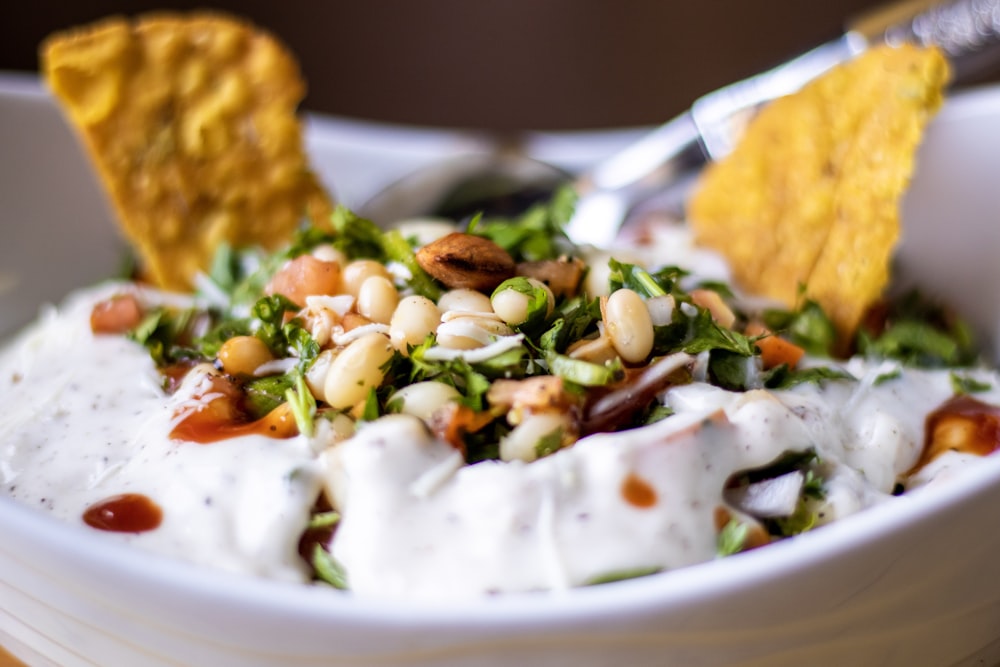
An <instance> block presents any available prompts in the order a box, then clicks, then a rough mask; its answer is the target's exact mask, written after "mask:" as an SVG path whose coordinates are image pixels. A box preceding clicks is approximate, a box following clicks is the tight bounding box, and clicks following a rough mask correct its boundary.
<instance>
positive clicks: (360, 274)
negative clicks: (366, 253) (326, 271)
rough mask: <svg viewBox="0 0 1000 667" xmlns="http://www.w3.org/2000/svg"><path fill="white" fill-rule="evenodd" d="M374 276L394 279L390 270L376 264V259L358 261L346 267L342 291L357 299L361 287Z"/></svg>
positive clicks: (378, 263)
mask: <svg viewBox="0 0 1000 667" xmlns="http://www.w3.org/2000/svg"><path fill="white" fill-rule="evenodd" d="M372 276H382V277H383V278H386V279H390V280H391V279H392V276H390V275H389V270H388V269H387V268H385V266H384V265H383V264H382V263H381V262H376V261H375V260H374V259H356V260H354V261H353V262H351V263H350V264H348V265H347V266H345V267H344V277H343V284H342V289H343V291H344V292H345V293H346V294H350V295H351V296H353V297H355V298H357V296H358V294H359V293H360V292H361V286H362V285H363V284H364V282H365V281H366V280H368V279H369V278H371V277H372Z"/></svg>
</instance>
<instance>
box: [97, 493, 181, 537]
mask: <svg viewBox="0 0 1000 667" xmlns="http://www.w3.org/2000/svg"><path fill="white" fill-rule="evenodd" d="M162 520H163V510H161V509H160V506H159V505H157V504H156V503H154V502H153V501H152V500H151V499H150V498H148V497H147V496H144V495H142V494H141V493H123V494H121V495H118V496H111V497H110V498H105V499H104V500H102V501H100V502H97V503H94V504H93V505H91V506H90V507H88V508H87V509H86V510H85V511H84V512H83V522H84V523H86V524H87V525H88V526H90V527H91V528H97V529H98V530H107V531H111V532H115V533H142V532H145V531H147V530H153V529H155V528H157V527H158V526H159V525H160V522H161V521H162Z"/></svg>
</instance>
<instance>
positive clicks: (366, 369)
mask: <svg viewBox="0 0 1000 667" xmlns="http://www.w3.org/2000/svg"><path fill="white" fill-rule="evenodd" d="M392 352H393V350H392V345H391V344H390V343H389V339H388V337H386V336H384V335H382V334H380V333H369V334H365V335H364V336H362V337H361V338H358V339H357V340H356V341H354V342H353V343H351V344H350V345H348V346H347V347H345V348H344V349H343V351H341V353H340V354H338V355H337V358H336V359H334V360H333V363H331V364H330V370H329V371H328V372H327V374H326V382H325V383H324V385H323V395H324V396H325V397H326V402H327V403H329V404H330V406H331V407H333V408H336V409H338V410H340V409H343V408H349V407H351V406H353V405H356V404H357V403H359V402H361V401H363V400H364V399H365V397H366V396H367V395H368V392H369V390H370V389H371V388H372V387H377V386H378V385H380V384H381V383H382V380H383V379H384V378H385V372H384V371H383V370H382V366H383V365H384V364H385V363H386V362H387V361H389V359H391V358H392Z"/></svg>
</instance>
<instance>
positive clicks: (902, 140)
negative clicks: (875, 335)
mask: <svg viewBox="0 0 1000 667" xmlns="http://www.w3.org/2000/svg"><path fill="white" fill-rule="evenodd" d="M947 79H948V64H947V61H946V60H945V58H944V56H943V55H942V54H941V53H940V52H939V51H937V50H936V49H922V48H918V47H915V46H909V45H906V46H900V47H897V48H893V47H888V46H885V47H879V48H875V49H872V50H871V51H868V52H866V53H865V54H863V55H861V56H859V57H858V58H856V59H854V60H853V61H850V62H848V63H845V64H844V65H841V66H840V67H837V68H834V69H833V70H831V71H830V72H828V73H826V74H825V75H823V76H822V77H820V78H819V79H817V80H815V81H813V82H812V83H810V84H808V85H807V86H805V87H804V88H803V89H802V90H801V91H799V92H798V93H795V94H793V95H790V96H788V97H785V98H782V99H779V100H776V101H775V102H773V103H772V104H770V105H768V106H767V107H766V108H764V109H763V110H762V111H761V112H760V114H759V115H758V116H757V117H756V118H755V119H754V120H753V122H752V123H751V124H750V126H749V127H748V128H747V132H746V135H745V136H744V137H743V139H742V140H741V142H740V144H739V145H738V146H737V148H736V149H735V150H734V151H733V153H732V154H731V155H729V156H728V157H726V158H724V159H723V160H721V161H719V162H717V163H715V164H714V165H712V166H710V167H709V168H708V169H706V171H705V173H704V174H703V176H702V179H701V181H700V183H699V185H698V187H697V189H696V191H695V193H694V195H693V197H692V198H691V200H690V202H689V218H690V220H691V225H692V228H693V229H694V232H695V236H696V238H697V240H698V241H699V242H700V243H702V244H704V245H707V246H709V247H712V248H715V249H717V250H719V251H720V252H721V253H722V254H723V255H725V256H726V258H727V259H728V260H729V262H730V263H731V265H732V267H733V273H734V278H735V280H736V281H737V283H738V284H739V285H740V286H741V287H743V288H744V289H746V290H747V291H749V292H752V293H755V294H760V295H763V296H768V297H771V298H774V299H777V300H778V301H781V302H782V303H784V304H785V305H786V306H788V307H789V308H794V307H796V306H798V305H800V304H801V302H802V300H803V298H809V299H812V300H814V301H816V302H818V303H819V304H820V305H821V306H822V307H823V309H824V310H825V311H826V313H827V314H828V315H829V316H830V318H831V319H832V320H833V322H834V324H835V326H836V327H837V330H838V332H839V333H840V334H841V335H843V336H851V335H852V334H853V332H854V330H855V329H856V328H857V326H858V323H859V322H860V321H861V318H862V316H863V315H864V313H865V311H866V310H867V309H868V308H869V307H870V306H871V305H872V304H873V303H874V302H875V301H876V300H878V298H879V297H880V296H881V294H882V291H883V289H884V288H885V286H886V284H887V283H888V280H889V265H890V262H891V259H892V252H893V250H894V248H895V245H896V242H897V240H898V238H899V204H900V199H901V197H902V194H903V192H904V190H905V189H906V185H907V184H908V182H909V179H910V176H911V173H912V171H913V163H914V156H915V153H916V149H917V146H918V145H919V143H920V140H921V138H922V136H923V131H924V128H925V126H926V124H927V122H928V120H929V119H930V118H931V116H932V115H933V113H934V112H935V111H936V110H937V109H938V108H939V107H940V106H941V103H942V100H943V89H944V86H945V84H946V82H947Z"/></svg>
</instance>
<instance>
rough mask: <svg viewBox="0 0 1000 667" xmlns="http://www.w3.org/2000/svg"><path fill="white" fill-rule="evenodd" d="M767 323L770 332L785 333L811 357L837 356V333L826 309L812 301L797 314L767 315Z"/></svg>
mask: <svg viewBox="0 0 1000 667" xmlns="http://www.w3.org/2000/svg"><path fill="white" fill-rule="evenodd" d="M763 319H764V324H765V326H767V328H768V329H770V330H771V331H774V332H781V333H783V334H784V335H785V336H786V337H787V338H788V339H789V340H790V341H791V342H793V343H795V344H796V345H798V346H799V347H801V348H802V349H803V350H805V351H806V353H807V354H811V355H814V356H820V357H828V356H830V355H831V354H832V352H833V348H834V344H835V343H836V339H837V331H836V329H835V328H834V326H833V322H832V321H831V320H830V318H829V317H827V315H826V313H825V312H824V311H823V308H822V307H821V306H820V305H819V304H818V303H816V302H815V301H812V300H808V301H806V302H805V303H804V304H803V305H802V307H801V308H800V309H798V310H794V311H789V310H768V311H765V312H764V314H763Z"/></svg>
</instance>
